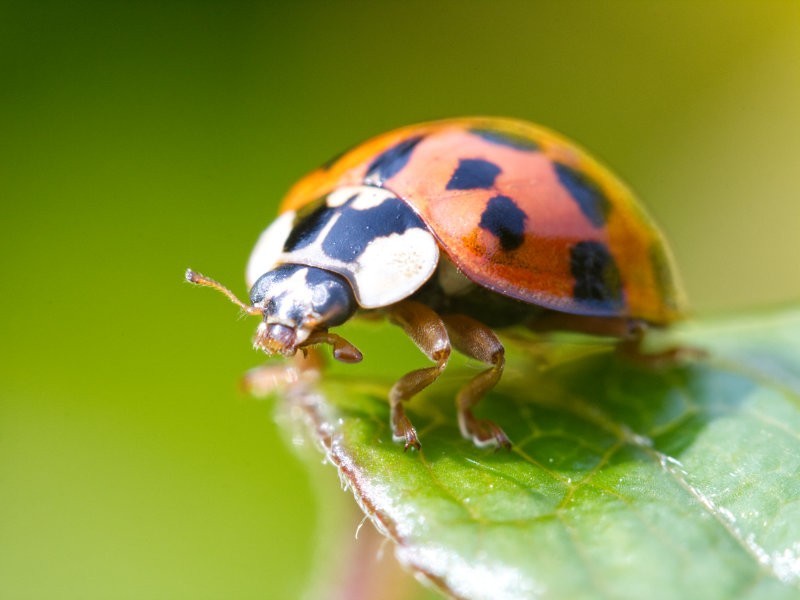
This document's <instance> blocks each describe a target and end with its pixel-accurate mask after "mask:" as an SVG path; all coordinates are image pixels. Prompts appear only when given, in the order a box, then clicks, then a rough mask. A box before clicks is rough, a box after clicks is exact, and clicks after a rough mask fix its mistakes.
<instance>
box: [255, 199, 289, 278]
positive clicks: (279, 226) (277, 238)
mask: <svg viewBox="0 0 800 600" xmlns="http://www.w3.org/2000/svg"><path fill="white" fill-rule="evenodd" d="M294 218H295V212H294V211H292V210H290V211H287V212H285V213H283V214H282V215H280V216H279V217H278V218H277V219H275V221H273V222H272V224H271V225H270V226H269V227H267V228H266V229H265V230H264V232H263V233H262V234H261V236H260V237H259V238H258V241H257V242H256V245H255V247H254V248H253V251H252V252H251V253H250V260H249V261H248V262H247V270H246V271H245V280H246V281H247V287H248V288H251V287H253V284H254V283H255V282H256V280H257V279H258V278H259V277H261V276H262V275H263V274H264V273H266V272H267V271H271V270H272V269H274V268H275V267H277V266H278V260H279V259H280V256H281V253H282V252H283V245H284V244H285V243H286V239H287V238H288V237H289V234H290V233H291V232H292V225H293V224H294Z"/></svg>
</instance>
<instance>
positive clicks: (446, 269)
mask: <svg viewBox="0 0 800 600" xmlns="http://www.w3.org/2000/svg"><path fill="white" fill-rule="evenodd" d="M186 276H187V279H188V280H189V281H190V282H192V283H196V284H199V285H205V286H209V287H212V288H216V289H218V290H220V291H222V292H223V293H225V294H226V295H227V296H228V297H229V298H230V299H231V300H233V301H234V302H235V303H237V304H239V306H240V307H241V308H242V309H243V310H245V311H246V312H247V313H248V314H253V315H258V316H261V317H263V321H262V322H261V323H260V324H259V326H258V330H257V332H256V336H255V341H254V345H255V347H256V348H257V349H261V350H263V351H264V352H265V353H266V354H268V355H274V354H280V355H283V356H287V357H288V356H292V355H294V354H295V353H296V352H297V350H298V349H302V350H304V351H305V349H307V348H309V347H311V346H316V345H319V344H328V345H330V346H332V349H333V355H334V357H335V358H337V359H338V360H341V361H344V362H358V361H359V360H361V353H360V352H359V351H358V350H357V349H356V348H355V347H354V346H353V345H352V344H350V343H349V342H348V341H347V340H345V339H344V338H342V337H340V336H339V335H337V334H335V333H331V332H330V331H329V330H330V329H331V328H332V327H335V326H337V325H341V324H342V323H344V322H345V321H347V320H348V319H350V318H351V317H353V316H355V315H359V314H364V313H370V312H378V313H381V314H383V315H385V316H386V317H387V318H388V319H389V320H390V321H391V322H393V323H395V324H397V325H399V326H400V327H402V328H403V330H404V331H405V332H406V334H407V335H408V336H409V337H410V338H411V339H412V340H413V341H414V343H415V344H416V345H417V346H418V347H419V349H420V350H421V351H422V352H423V353H424V354H425V355H426V356H427V357H428V358H429V359H430V360H431V361H432V362H433V363H434V365H433V366H431V367H427V368H423V369H419V370H415V371H412V372H410V373H407V374H406V375H404V376H403V377H401V378H400V379H399V380H398V381H397V383H395V384H394V386H393V387H392V389H391V391H390V393H389V403H390V406H391V430H392V435H393V438H394V439H395V441H399V442H402V443H404V445H405V449H408V448H417V449H419V448H420V443H419V440H418V438H417V433H416V431H415V429H414V427H413V425H412V424H411V422H410V421H409V419H408V417H407V416H406V414H405V411H404V409H403V405H404V403H405V402H406V401H407V400H409V399H410V398H412V397H413V396H414V395H416V394H417V393H419V392H420V391H421V390H423V389H424V388H426V387H427V386H428V385H430V384H431V383H433V382H434V381H435V380H436V379H437V378H438V377H439V375H440V374H441V373H442V372H443V371H444V369H445V367H446V365H447V361H448V357H449V356H450V352H451V348H455V349H456V350H458V351H460V352H462V353H463V354H465V355H466V356H468V357H470V358H473V359H476V360H478V361H480V362H482V363H484V364H485V365H486V367H487V368H486V369H485V370H484V371H482V372H481V373H479V374H478V375H476V376H475V377H474V378H473V379H472V380H471V381H469V382H468V383H467V384H466V385H465V386H464V387H463V388H462V389H461V390H460V392H459V393H458V395H457V398H456V404H457V409H458V421H459V426H460V430H461V433H462V435H463V436H464V437H465V438H467V439H470V440H472V441H473V442H474V443H475V444H476V445H478V446H497V447H509V446H510V442H509V439H508V437H507V436H506V434H505V433H504V432H503V430H502V429H501V428H500V427H499V426H498V425H496V424H494V423H492V422H490V421H486V420H481V419H478V418H476V417H475V416H474V414H473V408H474V407H475V405H476V403H477V402H478V401H479V400H480V399H481V397H482V396H484V395H485V394H486V393H487V392H488V391H489V390H490V389H492V387H493V386H494V385H495V384H496V383H497V382H498V380H499V379H500V376H501V375H502V372H503V365H504V349H503V344H502V343H501V341H500V339H499V338H498V336H497V334H496V333H495V329H503V328H508V327H512V326H518V327H519V326H521V327H527V328H529V329H531V330H533V331H542V332H543V331H552V330H568V331H577V332H583V333H589V334H595V335H603V336H612V337H614V338H616V339H617V340H619V346H620V347H622V348H626V349H628V350H632V351H633V352H638V348H639V341H640V340H641V338H642V335H643V331H644V330H645V329H646V328H647V327H650V326H665V325H668V324H670V323H671V322H673V321H675V320H676V319H678V318H679V317H680V316H681V314H682V310H683V309H682V304H683V299H682V294H681V292H680V286H679V284H678V281H677V276H676V272H675V269H674V266H673V261H672V258H671V254H670V251H669V249H668V247H667V245H666V243H665V241H664V238H663V237H662V235H661V233H660V232H659V230H658V229H657V227H656V226H655V224H654V223H653V221H652V220H651V219H650V217H649V216H648V215H647V214H646V213H645V211H644V210H643V208H642V207H641V205H640V204H639V203H638V202H637V201H636V199H635V197H634V196H633V194H632V193H631V192H630V190H628V188H627V187H626V186H625V185H624V184H623V183H622V182H620V181H619V180H618V179H617V178H616V177H615V176H614V175H612V174H611V173H610V172H609V171H608V170H607V169H606V168H605V167H603V166H602V165H601V164H600V163H598V162H597V161H596V160H595V159H593V158H592V157H590V156H589V155H588V154H586V152H585V151H584V150H582V149H581V148H580V147H579V146H577V145H576V144H574V143H573V142H571V141H569V140H567V139H566V138H564V137H562V136H560V135H558V134H556V133H554V132H552V131H549V130H548V129H545V128H543V127H540V126H538V125H534V124H532V123H528V122H525V121H520V120H515V119H508V118H493V117H469V118H456V119H450V120H443V121H435V122H429V123H423V124H420V125H413V126H409V127H404V128H402V129H398V130H395V131H391V132H389V133H386V134H383V135H380V136H378V137H375V138H373V139H371V140H369V141H367V142H364V143H362V144H361V145H358V146H356V147H354V148H352V149H350V150H348V151H346V152H344V153H343V154H341V155H340V156H338V157H336V158H334V159H333V160H331V161H329V162H328V163H326V164H324V165H323V166H321V167H320V168H318V169H316V170H315V171H312V172H311V173H309V174H308V175H306V176H305V177H304V178H303V179H301V180H300V181H299V182H298V183H297V184H295V185H294V187H292V188H291V190H290V191H289V193H288V195H287V196H286V198H285V199H284V200H283V203H282V205H281V208H280V214H279V216H278V218H277V219H276V220H275V221H274V222H273V223H272V224H271V225H270V226H269V227H268V228H267V229H266V230H265V231H264V232H263V234H262V235H261V237H260V238H259V240H258V242H257V243H256V245H255V248H254V249H253V252H252V255H251V256H250V261H249V263H248V265H247V283H248V286H249V287H250V304H249V305H248V304H245V303H243V302H241V301H240V300H238V299H237V298H236V297H235V296H234V294H233V293H232V292H231V291H230V290H228V289H227V288H225V287H223V286H222V285H221V284H219V283H217V282H216V281H214V280H212V279H209V278H207V277H204V276H202V275H200V274H198V273H195V272H193V271H191V270H189V271H187V273H186Z"/></svg>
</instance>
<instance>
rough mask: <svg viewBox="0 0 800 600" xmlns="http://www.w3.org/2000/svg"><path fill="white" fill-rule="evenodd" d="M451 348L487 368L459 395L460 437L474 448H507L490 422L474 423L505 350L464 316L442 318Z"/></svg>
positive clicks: (490, 333) (483, 327)
mask: <svg viewBox="0 0 800 600" xmlns="http://www.w3.org/2000/svg"><path fill="white" fill-rule="evenodd" d="M444 322H445V325H446V326H447V331H448V333H449V334H450V339H451V340H452V342H453V346H454V347H455V348H456V350H458V351H459V352H461V353H462V354H465V355H466V356H469V357H470V358H474V359H475V360H479V361H481V362H482V363H484V364H486V365H489V368H488V369H486V370H485V371H482V372H481V373H478V375H476V376H475V377H473V378H472V380H471V381H470V382H469V383H468V384H467V385H465V386H464V387H463V388H461V390H460V391H459V392H458V396H456V406H457V407H458V426H459V428H460V429H461V435H463V436H464V437H465V438H467V439H471V440H472V441H473V443H474V444H475V445H476V446H480V447H485V446H497V447H499V448H510V447H511V441H510V440H509V439H508V436H507V435H506V434H505V432H504V431H503V430H502V429H500V427H499V426H498V425H496V424H495V423H493V422H492V421H487V420H485V419H477V418H476V417H475V415H474V414H473V413H472V409H473V407H474V406H475V405H476V404H477V403H478V401H479V400H480V399H481V398H482V397H483V396H484V395H485V394H486V392H488V391H489V390H491V389H492V388H493V387H494V386H495V384H496V383H497V382H498V381H499V380H500V376H501V375H502V374H503V367H504V366H505V362H506V359H505V349H504V348H503V344H502V343H501V342H500V340H499V339H498V338H497V335H495V333H494V331H492V329H491V328H490V327H487V326H486V325H484V324H483V323H481V322H480V321H477V320H475V319H473V318H471V317H467V316H465V315H448V316H446V317H444Z"/></svg>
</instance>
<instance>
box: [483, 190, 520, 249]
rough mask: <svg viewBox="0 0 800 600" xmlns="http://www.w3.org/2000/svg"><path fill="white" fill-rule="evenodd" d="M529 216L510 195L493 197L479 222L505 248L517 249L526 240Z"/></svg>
mask: <svg viewBox="0 0 800 600" xmlns="http://www.w3.org/2000/svg"><path fill="white" fill-rule="evenodd" d="M527 218H528V216H527V215H526V214H525V213H524V212H523V211H522V210H521V209H520V208H519V206H517V205H516V203H515V202H514V201H513V200H512V199H511V198H509V197H508V196H495V197H494V198H491V199H490V200H489V202H488V204H487V205H486V208H485V209H484V211H483V214H482V215H481V222H480V223H478V225H480V227H481V229H485V230H486V231H488V232H489V233H491V234H492V235H493V236H495V237H496V238H497V239H498V240H499V241H500V246H501V247H502V248H503V250H506V251H509V250H516V249H517V248H519V247H520V246H521V245H522V242H524V241H525V221H526V220H527Z"/></svg>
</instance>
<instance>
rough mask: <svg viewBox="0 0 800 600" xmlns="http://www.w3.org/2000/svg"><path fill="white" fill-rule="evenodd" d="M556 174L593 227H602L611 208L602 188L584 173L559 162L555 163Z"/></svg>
mask: <svg viewBox="0 0 800 600" xmlns="http://www.w3.org/2000/svg"><path fill="white" fill-rule="evenodd" d="M555 169H556V175H558V180H559V181H560V182H561V185H563V186H564V187H565V188H567V191H568V192H569V193H570V196H572V199H573V200H575V202H577V203H578V206H579V207H580V209H581V212H582V213H583V214H584V215H585V216H586V218H587V219H589V222H591V224H592V225H594V226H595V227H602V226H603V225H604V224H605V222H606V219H607V218H608V213H609V211H610V210H611V202H609V200H608V198H606V195H605V194H604V193H603V190H602V189H600V186H599V185H597V183H595V182H594V181H592V180H591V179H589V178H588V177H587V176H586V175H584V174H583V173H581V172H580V171H577V170H575V169H573V168H572V167H568V166H567V165H564V164H561V163H555Z"/></svg>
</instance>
